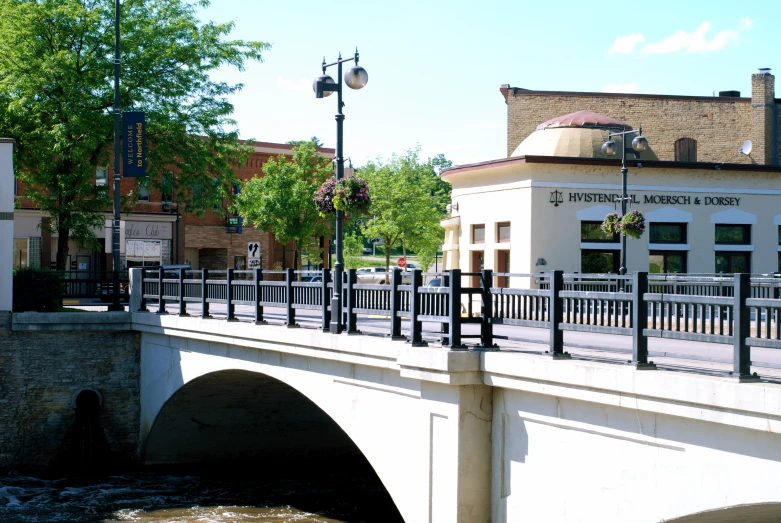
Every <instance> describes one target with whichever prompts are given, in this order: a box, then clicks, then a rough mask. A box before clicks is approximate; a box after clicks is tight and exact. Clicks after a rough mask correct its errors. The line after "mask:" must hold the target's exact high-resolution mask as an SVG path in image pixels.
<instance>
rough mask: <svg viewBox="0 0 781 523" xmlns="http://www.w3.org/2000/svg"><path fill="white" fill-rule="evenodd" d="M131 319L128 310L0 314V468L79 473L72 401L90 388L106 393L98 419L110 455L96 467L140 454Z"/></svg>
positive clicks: (135, 341) (137, 361)
mask: <svg viewBox="0 0 781 523" xmlns="http://www.w3.org/2000/svg"><path fill="white" fill-rule="evenodd" d="M107 315H112V316H111V317H109V316H107ZM99 316H100V317H99ZM103 316H106V317H105V318H104V317H103ZM120 316H121V317H120ZM102 322H105V323H102ZM129 325H130V319H129V315H127V313H93V312H84V313H50V314H39V313H22V314H13V315H11V314H8V313H2V316H0V472H10V471H16V472H19V473H36V474H42V473H44V474H45V473H50V474H61V473H66V474H69V475H70V474H72V473H74V472H73V471H72V470H68V469H72V468H73V463H74V460H75V455H76V454H78V452H79V450H78V449H79V446H80V445H81V444H82V441H81V438H79V437H78V435H77V434H76V433H75V432H74V422H75V419H76V413H75V410H74V408H73V406H72V402H73V401H74V399H75V397H74V395H75V394H76V393H77V392H78V391H79V390H81V389H83V388H86V387H91V388H93V389H95V390H97V391H98V392H99V393H100V395H101V397H102V399H103V405H102V406H101V407H100V408H99V410H98V415H97V421H98V425H99V427H100V429H101V430H100V436H101V438H100V439H103V436H104V437H105V439H104V440H103V441H102V445H103V446H104V447H106V448H107V454H106V455H104V456H103V457H102V458H101V460H100V461H101V462H100V463H96V466H98V467H99V468H101V469H104V470H116V469H117V468H118V467H122V466H126V465H130V464H133V463H135V462H136V461H137V458H138V455H139V429H138V427H139V414H140V401H139V389H140V350H139V336H140V335H139V334H138V333H134V332H131V331H130V329H129Z"/></svg>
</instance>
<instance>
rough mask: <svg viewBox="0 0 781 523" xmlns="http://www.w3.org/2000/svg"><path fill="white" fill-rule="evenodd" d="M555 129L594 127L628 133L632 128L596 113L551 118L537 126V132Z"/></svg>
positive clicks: (583, 112)
mask: <svg viewBox="0 0 781 523" xmlns="http://www.w3.org/2000/svg"><path fill="white" fill-rule="evenodd" d="M554 127H592V128H597V129H610V130H611V131H613V130H615V131H628V130H630V129H631V128H632V126H631V125H629V124H628V123H624V122H622V121H620V120H616V119H615V118H610V117H609V116H605V115H604V114H599V113H595V112H594V111H575V112H574V113H569V114H565V115H564V116H557V117H556V118H551V119H550V120H548V121H547V122H542V123H541V124H540V125H538V126H537V130H538V131H539V130H541V129H552V128H554Z"/></svg>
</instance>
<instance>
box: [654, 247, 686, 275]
mask: <svg viewBox="0 0 781 523" xmlns="http://www.w3.org/2000/svg"><path fill="white" fill-rule="evenodd" d="M648 272H650V273H652V274H677V273H679V272H686V252H684V251H651V253H650V256H649V263H648Z"/></svg>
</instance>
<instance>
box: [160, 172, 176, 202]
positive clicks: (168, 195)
mask: <svg viewBox="0 0 781 523" xmlns="http://www.w3.org/2000/svg"><path fill="white" fill-rule="evenodd" d="M160 194H161V195H162V200H163V201H164V202H172V201H174V176H173V174H171V173H166V174H164V175H163V180H162V183H161V184H160Z"/></svg>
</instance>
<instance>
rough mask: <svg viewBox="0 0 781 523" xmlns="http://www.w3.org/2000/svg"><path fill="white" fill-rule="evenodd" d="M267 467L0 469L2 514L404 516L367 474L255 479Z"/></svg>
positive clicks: (40, 521) (23, 518)
mask: <svg viewBox="0 0 781 523" xmlns="http://www.w3.org/2000/svg"><path fill="white" fill-rule="evenodd" d="M266 474H268V473H267V472H266V471H263V470H262V469H258V471H257V475H256V476H255V477H250V478H248V477H247V474H244V475H243V476H242V477H239V476H236V475H230V474H223V475H209V476H195V475H171V474H159V473H140V474H133V475H122V476H110V477H106V478H101V479H59V480H43V479H38V478H32V477H24V476H9V477H0V522H2V523H60V522H68V523H82V522H83V523H99V522H116V521H132V522H142V523H162V522H176V523H194V522H198V523H204V522H214V523H223V522H253V523H254V522H268V523H283V522H285V523H286V522H296V523H326V522H328V523H360V522H367V523H368V522H372V523H403V520H402V519H401V517H400V516H399V514H398V512H397V510H396V508H395V505H393V502H392V501H391V499H390V496H388V494H387V492H386V491H385V490H384V489H383V488H382V486H381V485H378V484H376V483H373V482H367V481H365V478H362V477H359V476H355V477H354V478H353V477H350V476H349V475H348V476H346V477H345V476H341V477H338V476H333V477H332V476H330V475H322V474H320V475H317V476H314V477H310V478H309V479H301V478H293V479H256V478H257V477H262V476H264V475H266Z"/></svg>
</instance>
